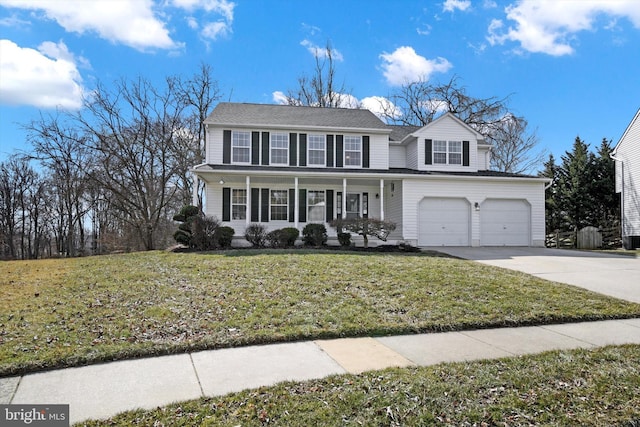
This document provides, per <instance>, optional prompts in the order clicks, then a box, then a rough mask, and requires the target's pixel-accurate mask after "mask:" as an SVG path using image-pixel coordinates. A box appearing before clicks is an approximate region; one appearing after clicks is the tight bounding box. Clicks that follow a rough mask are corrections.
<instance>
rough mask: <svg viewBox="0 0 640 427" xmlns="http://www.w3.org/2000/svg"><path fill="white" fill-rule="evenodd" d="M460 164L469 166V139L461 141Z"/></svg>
mask: <svg viewBox="0 0 640 427" xmlns="http://www.w3.org/2000/svg"><path fill="white" fill-rule="evenodd" d="M462 166H469V141H462Z"/></svg>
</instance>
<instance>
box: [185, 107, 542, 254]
mask: <svg viewBox="0 0 640 427" xmlns="http://www.w3.org/2000/svg"><path fill="white" fill-rule="evenodd" d="M205 123H206V126H207V140H206V160H205V163H203V164H201V165H197V166H195V167H194V169H193V172H194V174H195V176H196V177H197V178H198V179H200V180H203V181H204V182H205V184H206V192H205V202H204V212H205V214H207V215H211V216H215V217H217V218H218V219H220V220H221V221H222V222H223V224H225V225H228V226H231V227H233V228H234V229H235V231H236V235H240V236H241V235H243V234H244V230H245V228H246V227H247V226H248V225H249V224H252V223H260V224H264V225H266V226H267V227H268V229H270V230H271V229H278V228H283V227H296V228H298V229H300V230H302V229H303V227H304V226H305V225H306V224H308V223H311V222H318V223H324V224H325V225H326V226H327V230H328V232H329V235H330V236H332V235H333V236H335V230H334V229H332V228H331V227H330V226H329V225H328V223H329V222H330V221H331V220H333V219H334V218H352V217H356V216H361V217H375V218H380V219H385V220H389V221H392V222H394V223H396V230H395V231H394V232H392V233H391V234H390V236H389V240H390V241H404V242H408V243H411V244H414V245H417V246H505V245H506V246H543V245H544V237H545V228H544V227H545V218H544V203H545V196H544V187H545V184H546V183H547V182H548V180H546V179H545V178H537V177H532V176H525V175H515V174H505V173H499V172H493V171H490V170H489V164H490V155H491V147H490V145H488V144H486V142H485V140H484V137H483V136H482V135H481V134H480V133H478V132H476V131H475V130H473V129H472V128H470V127H469V126H467V125H466V124H465V123H464V122H462V121H461V120H459V119H458V118H456V117H455V116H454V115H452V114H449V113H447V114H444V115H442V116H441V117H439V118H438V119H436V120H434V121H433V122H431V123H430V124H428V125H426V126H424V127H421V128H420V127H406V126H389V125H386V124H385V123H383V122H382V121H381V120H380V119H378V118H377V117H376V116H375V115H374V114H373V113H371V112H370V111H368V110H356V109H338V108H315V107H293V106H285V105H262V104H240V103H220V104H218V105H217V107H216V108H215V109H214V110H213V112H212V113H211V115H210V116H209V117H208V118H207V119H206V121H205ZM372 243H373V242H372Z"/></svg>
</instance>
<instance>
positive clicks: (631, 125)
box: [613, 108, 640, 156]
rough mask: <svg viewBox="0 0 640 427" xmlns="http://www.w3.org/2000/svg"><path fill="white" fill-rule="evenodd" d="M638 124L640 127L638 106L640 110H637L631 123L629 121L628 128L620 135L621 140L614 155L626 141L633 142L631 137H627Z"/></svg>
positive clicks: (614, 150)
mask: <svg viewBox="0 0 640 427" xmlns="http://www.w3.org/2000/svg"><path fill="white" fill-rule="evenodd" d="M636 126H638V127H640V108H638V111H636V115H635V116H633V119H632V120H631V123H629V126H627V128H626V129H625V131H624V133H623V134H622V136H621V137H620V140H619V141H618V143H617V144H616V147H615V148H614V149H613V155H614V156H615V155H616V153H617V152H618V149H619V148H620V146H621V145H622V144H623V143H625V142H626V141H629V142H631V138H627V136H628V135H629V134H630V133H631V132H632V130H633V129H634V127H636ZM639 133H640V129H639Z"/></svg>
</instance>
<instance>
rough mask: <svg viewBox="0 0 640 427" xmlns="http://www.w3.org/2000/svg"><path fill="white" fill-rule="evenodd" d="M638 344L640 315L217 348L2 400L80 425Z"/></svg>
mask: <svg viewBox="0 0 640 427" xmlns="http://www.w3.org/2000/svg"><path fill="white" fill-rule="evenodd" d="M630 343H635V344H640V319H629V320H609V321H601V322H586V323H573V324H560V325H547V326H532V327H523V328H500V329H485V330H474V331H463V332H447V333H438V334H420V335H403V336H391V337H381V338H346V339H336V340H321V341H313V342H311V341H310V342H298V343H286V344H273V345H263V346H252V347H241V348H232V349H223V350H210V351H202V352H197V353H191V354H180V355H172V356H163V357H155V358H148V359H137V360H127V361H119V362H112V363H105V364H100V365H91V366H85V367H79V368H70V369H61V370H56V371H49V372H42V373H36V374H30V375H25V376H22V377H11V378H2V379H0V404H7V403H14V404H69V405H70V418H71V422H72V423H75V422H79V421H83V420H87V419H90V418H93V419H100V418H108V417H110V416H113V415H115V414H117V413H119V412H122V411H127V410H131V409H135V408H144V409H153V408H156V407H158V406H163V405H167V404H169V403H172V402H178V401H184V400H189V399H197V398H199V397H203V396H219V395H224V394H227V393H230V392H234V391H240V390H244V389H247V388H254V387H259V386H268V385H273V384H276V383H279V382H282V381H288V380H292V381H304V380H308V379H315V378H324V377H326V376H329V375H333V374H344V373H353V374H358V373H361V372H364V371H368V370H375V369H383V368H387V367H392V366H427V365H433V364H437V363H441V362H459V361H469V360H477V359H491V358H500V357H509V356H517V355H523V354H534V353H540V352H544V351H548V350H557V349H574V348H593V347H599V346H604V345H609V344H630Z"/></svg>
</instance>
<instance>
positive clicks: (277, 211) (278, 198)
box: [270, 190, 289, 221]
mask: <svg viewBox="0 0 640 427" xmlns="http://www.w3.org/2000/svg"><path fill="white" fill-rule="evenodd" d="M288 199H289V192H288V191H287V190H271V200H270V205H271V221H279V220H281V221H286V220H287V219H288V216H287V214H288V212H289V208H288V206H289V205H288V203H287V202H288Z"/></svg>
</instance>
